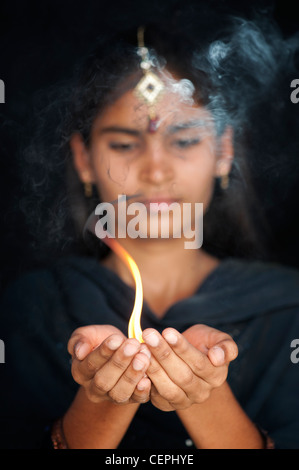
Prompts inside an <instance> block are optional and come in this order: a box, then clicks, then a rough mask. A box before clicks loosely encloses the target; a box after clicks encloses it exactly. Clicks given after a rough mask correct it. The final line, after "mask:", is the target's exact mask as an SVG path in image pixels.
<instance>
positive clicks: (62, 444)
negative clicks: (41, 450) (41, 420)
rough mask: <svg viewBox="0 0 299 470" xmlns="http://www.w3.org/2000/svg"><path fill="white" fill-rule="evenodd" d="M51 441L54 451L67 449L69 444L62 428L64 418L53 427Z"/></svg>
mask: <svg viewBox="0 0 299 470" xmlns="http://www.w3.org/2000/svg"><path fill="white" fill-rule="evenodd" d="M51 440H52V444H53V448H54V449H67V448H68V446H67V442H66V439H65V435H64V432H63V427H62V418H59V419H58V420H57V421H55V423H54V424H53V426H52V431H51Z"/></svg>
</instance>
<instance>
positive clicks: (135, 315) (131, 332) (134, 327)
mask: <svg viewBox="0 0 299 470" xmlns="http://www.w3.org/2000/svg"><path fill="white" fill-rule="evenodd" d="M102 241H103V242H104V243H106V245H108V246H109V247H110V248H111V249H112V250H113V251H114V252H115V253H116V254H117V255H118V256H119V257H120V258H121V259H122V260H123V262H124V263H125V264H126V265H127V267H128V268H129V270H130V272H131V274H132V276H133V278H134V281H135V302H134V307H133V310H132V313H131V316H130V320H129V326H128V337H129V338H136V339H138V341H139V342H140V343H143V338H142V329H141V326H140V318H141V311H142V304H143V288H142V281H141V276H140V271H139V269H138V266H137V264H136V263H135V261H134V260H133V258H132V256H130V255H129V253H128V252H127V251H126V250H125V249H124V248H123V247H122V246H121V245H120V244H119V243H118V242H117V241H116V240H115V239H114V238H108V237H105V238H104V239H102Z"/></svg>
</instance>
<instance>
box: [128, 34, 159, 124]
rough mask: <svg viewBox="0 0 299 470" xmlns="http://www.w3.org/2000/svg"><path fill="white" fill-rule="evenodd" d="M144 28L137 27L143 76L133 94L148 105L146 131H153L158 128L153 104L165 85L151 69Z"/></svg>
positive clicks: (138, 51)
mask: <svg viewBox="0 0 299 470" xmlns="http://www.w3.org/2000/svg"><path fill="white" fill-rule="evenodd" d="M144 30H145V28H144V27H143V26H141V27H140V28H138V32H137V39H138V50H137V54H138V55H139V56H140V57H141V62H140V67H141V69H142V71H143V74H144V75H143V77H142V78H141V80H140V81H139V82H138V84H137V85H136V87H135V94H136V96H137V97H138V99H140V100H141V101H143V102H144V103H145V104H146V105H147V106H148V107H149V124H148V132H150V133H154V132H156V131H157V129H158V123H159V117H158V116H157V114H156V109H155V105H156V103H157V101H158V99H159V98H160V96H161V94H162V92H163V90H164V88H165V86H164V83H163V82H162V80H161V79H160V78H159V77H158V75H157V74H155V73H154V72H153V70H152V66H153V64H152V61H151V59H150V56H149V51H148V48H147V47H145V45H144Z"/></svg>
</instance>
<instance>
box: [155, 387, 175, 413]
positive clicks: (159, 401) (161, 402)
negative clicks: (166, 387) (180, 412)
mask: <svg viewBox="0 0 299 470" xmlns="http://www.w3.org/2000/svg"><path fill="white" fill-rule="evenodd" d="M150 399H151V402H152V404H153V405H154V406H155V407H156V408H159V410H162V411H173V410H175V407H174V406H173V405H171V404H170V403H169V402H168V401H167V400H165V398H163V397H162V396H161V395H160V393H159V392H158V390H157V389H156V387H155V385H154V384H152V385H151V392H150Z"/></svg>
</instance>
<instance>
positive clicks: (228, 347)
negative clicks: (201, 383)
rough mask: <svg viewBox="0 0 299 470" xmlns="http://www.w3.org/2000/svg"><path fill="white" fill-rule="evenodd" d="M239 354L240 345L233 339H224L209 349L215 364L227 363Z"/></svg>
mask: <svg viewBox="0 0 299 470" xmlns="http://www.w3.org/2000/svg"><path fill="white" fill-rule="evenodd" d="M237 356H238V346H237V345H236V343H235V342H234V340H233V339H224V340H222V341H219V343H217V344H215V345H214V346H213V347H212V348H210V349H209V351H208V357H209V359H210V361H211V362H212V364H213V365H214V366H216V367H217V366H222V365H224V364H227V363H229V362H231V361H233V360H234V359H236V357H237Z"/></svg>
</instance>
